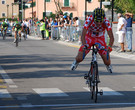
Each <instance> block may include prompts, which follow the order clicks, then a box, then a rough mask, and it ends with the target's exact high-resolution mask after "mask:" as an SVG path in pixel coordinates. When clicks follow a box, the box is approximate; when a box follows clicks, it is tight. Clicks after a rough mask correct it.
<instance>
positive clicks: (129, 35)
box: [125, 13, 133, 52]
mask: <svg viewBox="0 0 135 110" xmlns="http://www.w3.org/2000/svg"><path fill="white" fill-rule="evenodd" d="M125 16H126V21H127V25H126V42H127V45H128V49H127V50H126V51H127V52H132V33H133V32H132V20H133V14H132V13H125Z"/></svg>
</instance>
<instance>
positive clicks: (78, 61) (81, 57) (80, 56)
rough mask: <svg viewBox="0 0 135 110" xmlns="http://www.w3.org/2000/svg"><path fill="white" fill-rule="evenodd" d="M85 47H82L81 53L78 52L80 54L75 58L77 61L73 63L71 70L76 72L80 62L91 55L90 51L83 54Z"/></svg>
mask: <svg viewBox="0 0 135 110" xmlns="http://www.w3.org/2000/svg"><path fill="white" fill-rule="evenodd" d="M83 47H84V46H81V47H80V49H79V51H78V54H77V56H76V58H75V60H74V61H73V63H72V65H71V70H75V69H76V68H77V66H78V64H79V63H80V62H82V61H83V59H84V58H85V56H86V55H87V54H88V53H89V50H86V51H85V53H84V52H83Z"/></svg>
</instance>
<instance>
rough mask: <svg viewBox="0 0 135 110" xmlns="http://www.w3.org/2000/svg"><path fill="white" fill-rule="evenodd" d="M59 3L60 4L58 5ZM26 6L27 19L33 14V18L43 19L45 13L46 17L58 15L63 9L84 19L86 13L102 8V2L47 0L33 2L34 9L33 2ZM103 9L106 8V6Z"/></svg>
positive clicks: (92, 0)
mask: <svg viewBox="0 0 135 110" xmlns="http://www.w3.org/2000/svg"><path fill="white" fill-rule="evenodd" d="M58 1H59V4H57V3H58ZM105 1H108V0H105ZM26 6H27V8H26V9H25V18H29V17H32V12H33V17H37V18H39V19H42V18H43V17H44V12H46V14H45V15H46V16H49V15H50V13H54V14H56V12H57V11H59V10H60V9H61V10H62V12H63V13H64V14H68V15H71V16H72V17H75V16H78V17H79V18H82V19H84V18H85V17H86V16H85V13H87V15H88V14H91V13H92V12H93V10H94V9H95V8H97V7H100V0H90V2H86V0H46V2H45V0H33V8H32V0H29V2H28V3H27V4H26ZM102 7H103V8H104V5H102Z"/></svg>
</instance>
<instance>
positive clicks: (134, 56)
mask: <svg viewBox="0 0 135 110" xmlns="http://www.w3.org/2000/svg"><path fill="white" fill-rule="evenodd" d="M28 39H33V40H41V38H40V37H36V36H28ZM54 41H56V42H57V43H59V44H62V45H67V46H70V47H75V48H79V47H80V45H79V44H78V43H76V42H66V41H60V40H54ZM111 55H113V56H117V57H121V58H126V59H130V60H135V51H134V52H123V53H121V52H120V47H118V46H113V51H112V52H111Z"/></svg>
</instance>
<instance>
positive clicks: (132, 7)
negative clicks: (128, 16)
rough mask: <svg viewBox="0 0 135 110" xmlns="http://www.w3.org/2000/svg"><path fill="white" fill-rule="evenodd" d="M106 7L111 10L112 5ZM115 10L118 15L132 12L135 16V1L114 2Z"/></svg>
mask: <svg viewBox="0 0 135 110" xmlns="http://www.w3.org/2000/svg"><path fill="white" fill-rule="evenodd" d="M105 7H106V8H108V9H111V8H112V3H111V5H110V6H105ZM114 9H115V11H116V12H117V13H126V12H130V13H133V14H135V0H114Z"/></svg>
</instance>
